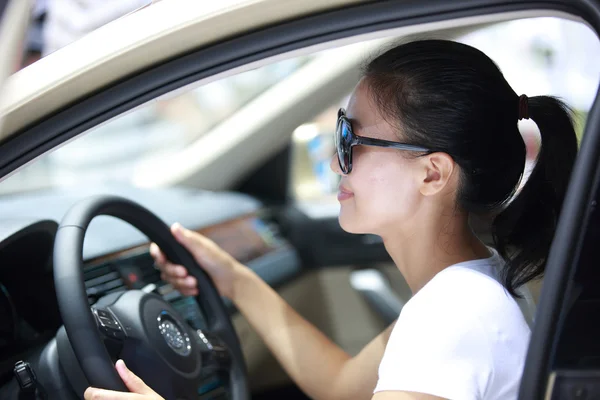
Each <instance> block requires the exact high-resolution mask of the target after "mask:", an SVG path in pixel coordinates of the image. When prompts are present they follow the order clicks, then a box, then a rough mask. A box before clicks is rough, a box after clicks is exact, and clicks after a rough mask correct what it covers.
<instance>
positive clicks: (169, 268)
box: [151, 225, 391, 400]
mask: <svg viewBox="0 0 600 400" xmlns="http://www.w3.org/2000/svg"><path fill="white" fill-rule="evenodd" d="M172 232H173V235H174V236H175V238H176V239H177V240H178V241H179V242H180V243H181V244H183V245H184V246H185V247H187V248H188V249H189V250H190V252H191V253H192V254H193V255H194V258H195V259H196V261H197V262H198V264H199V265H201V266H202V268H203V269H204V270H205V271H206V272H207V273H208V274H209V275H210V276H211V278H212V280H213V282H214V284H215V286H216V287H217V289H218V290H219V292H220V293H221V294H222V295H223V296H226V297H228V298H230V299H231V300H232V301H233V302H234V303H235V305H236V307H237V309H238V310H239V311H240V312H241V313H242V314H243V315H244V317H245V318H246V319H247V320H248V322H249V323H250V324H251V325H252V327H253V328H254V329H255V330H256V332H257V333H258V334H259V336H260V337H261V338H262V340H263V341H264V342H265V344H266V345H267V347H268V348H269V349H270V350H271V352H272V353H273V354H274V355H275V357H276V358H277V359H278V360H279V362H280V364H281V365H282V366H283V368H284V369H285V370H286V371H287V373H288V374H289V375H290V376H291V377H292V379H293V380H294V381H295V382H296V384H297V385H298V386H299V387H300V388H301V389H302V390H303V391H304V392H305V393H306V394H308V396H310V397H312V398H314V399H316V400H337V399H344V400H347V399H349V400H352V399H358V400H368V399H370V398H371V397H372V394H373V389H374V388H375V384H376V383H377V372H378V366H379V363H380V361H381V358H382V357H383V352H384V350H385V346H386V344H387V341H388V338H389V335H390V333H391V327H390V328H388V329H386V330H385V331H384V332H383V333H381V334H380V335H379V336H378V337H377V338H375V339H374V340H373V341H372V342H371V343H369V344H368V345H367V346H366V347H365V348H364V349H363V350H362V351H361V352H360V353H359V354H358V355H357V356H355V357H350V356H349V355H348V354H347V353H346V352H345V351H344V350H342V349H341V348H340V347H339V346H338V345H336V344H335V343H333V342H332V341H331V340H329V339H328V338H327V337H326V336H325V335H324V334H323V333H322V332H321V331H319V330H318V329H317V328H316V327H315V326H313V325H312V324H310V323H309V322H308V321H306V320H305V319H304V318H302V317H301V316H300V315H299V314H298V313H297V312H296V311H294V309H292V307H291V306H290V305H289V304H288V303H287V302H286V301H285V300H284V299H283V298H281V297H280V296H279V295H278V294H277V292H275V291H274V290H273V289H272V288H271V287H270V286H269V285H267V284H266V283H265V282H264V281H263V280H262V279H261V278H260V277H259V276H258V275H256V274H255V273H254V272H253V271H252V270H251V269H250V268H248V267H246V266H244V265H242V264H240V263H239V262H238V261H236V260H235V259H233V258H232V257H231V256H230V255H229V254H227V253H226V252H225V251H223V250H222V249H221V248H220V247H219V246H217V245H216V244H215V243H214V242H212V241H211V240H209V239H208V238H206V237H204V236H202V235H199V234H198V233H195V232H192V231H189V230H187V229H184V228H182V227H181V226H179V225H174V226H173V228H172ZM151 252H152V254H153V256H154V258H155V260H156V262H157V265H158V266H159V267H160V268H161V270H162V272H163V274H162V276H163V279H165V280H167V281H169V282H171V283H172V284H174V285H175V287H176V288H177V289H178V290H180V291H181V292H182V293H183V294H186V295H196V294H198V286H197V282H196V280H195V279H194V278H193V277H191V276H189V275H188V274H187V271H186V269H185V268H184V267H182V266H180V265H173V264H171V263H169V262H168V260H167V259H166V258H165V256H164V254H162V253H161V252H160V251H159V249H158V247H156V245H153V247H152V250H151Z"/></svg>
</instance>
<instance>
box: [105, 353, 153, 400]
mask: <svg viewBox="0 0 600 400" xmlns="http://www.w3.org/2000/svg"><path fill="white" fill-rule="evenodd" d="M115 367H116V368H117V371H118V372H119V376H120V377H121V379H122V380H123V382H125V386H127V388H128V389H129V390H130V391H132V392H133V393H139V394H145V395H153V396H157V394H156V392H155V391H154V390H152V389H151V388H150V387H149V386H148V385H146V384H145V383H144V381H143V380H141V379H140V378H139V377H138V376H137V375H136V374H134V373H133V372H131V371H130V370H129V368H127V366H126V365H125V362H124V361H123V360H119V361H117V363H116V364H115Z"/></svg>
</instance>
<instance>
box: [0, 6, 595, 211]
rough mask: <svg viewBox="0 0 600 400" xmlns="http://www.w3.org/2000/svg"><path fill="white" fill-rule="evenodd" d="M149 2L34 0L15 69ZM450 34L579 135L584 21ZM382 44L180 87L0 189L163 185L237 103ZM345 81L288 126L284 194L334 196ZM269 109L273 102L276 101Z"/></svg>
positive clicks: (588, 93)
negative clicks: (563, 109)
mask: <svg viewBox="0 0 600 400" xmlns="http://www.w3.org/2000/svg"><path fill="white" fill-rule="evenodd" d="M163 1H169V0H163ZM149 3H151V1H149V0H38V1H37V2H36V6H35V8H34V9H33V19H34V24H33V25H32V26H31V28H30V30H29V32H28V35H27V51H26V54H25V56H24V58H23V62H22V67H23V68H26V67H27V66H28V65H29V64H31V63H34V62H36V61H37V60H39V59H40V58H43V57H45V56H47V55H49V54H51V53H53V52H55V51H58V50H59V49H60V48H62V47H64V46H67V45H69V44H70V43H72V42H74V41H76V40H78V39H79V38H81V37H82V36H84V35H86V34H88V33H90V32H92V31H94V30H96V29H99V28H101V27H102V26H104V25H106V24H109V23H110V22H111V21H113V20H115V19H117V18H121V17H123V16H126V15H127V14H128V13H132V12H135V11H136V10H138V9H140V8H141V7H145V6H147V5H148V4H149ZM451 38H452V39H453V40H458V41H461V42H464V43H467V44H470V45H473V46H475V47H477V48H479V49H481V50H482V51H484V52H485V53H486V54H488V55H489V56H490V57H491V58H492V59H493V60H494V61H495V62H496V63H497V64H498V65H499V67H500V68H501V70H502V71H503V73H504V74H505V76H506V78H507V79H508V81H509V82H510V84H511V85H512V86H513V88H514V89H515V91H516V92H517V93H519V94H520V93H524V94H527V95H528V96H535V95H538V94H551V95H555V96H558V97H561V98H562V99H564V100H566V101H567V102H568V104H570V105H571V106H572V107H573V109H574V110H575V111H576V118H577V131H578V134H579V136H580V137H581V134H582V132H583V129H584V125H585V119H586V115H587V112H588V110H589V108H590V106H591V104H592V101H593V99H594V97H595V95H596V91H597V88H598V82H599V80H600V62H598V61H599V60H598V59H597V58H598V54H600V44H599V42H598V38H597V37H596V36H595V34H594V33H593V32H592V30H590V29H589V28H588V27H587V26H585V25H584V24H582V23H580V22H575V21H570V20H564V19H558V18H531V19H523V20H516V21H511V22H504V23H497V24H493V25H486V26H482V27H480V28H477V29H472V30H470V31H468V32H465V33H464V34H456V35H454V36H452V37H451ZM383 43H385V41H382V40H381V39H378V40H374V41H372V43H359V44H352V45H349V46H345V47H344V48H342V49H339V48H336V49H331V50H326V51H321V52H318V53H314V54H311V55H302V56H299V57H292V58H289V59H286V60H283V61H278V62H274V63H272V64H269V65H266V66H263V67H259V68H256V69H254V70H251V71H248V72H244V73H241V74H238V75H234V76H231V77H227V78H224V79H221V80H218V81H214V82H211V83H208V84H205V85H203V86H201V87H196V88H192V89H190V90H187V91H185V92H181V91H178V94H177V95H171V96H167V97H165V98H162V99H159V100H158V101H153V102H152V103H149V104H146V105H144V106H142V107H139V108H137V109H135V110H134V111H132V112H130V113H127V114H126V115H123V116H120V117H118V118H116V119H113V120H111V121H109V122H108V123H106V124H104V125H102V126H100V127H98V128H96V129H94V130H92V131H90V132H88V133H87V134H85V135H84V136H81V137H79V138H78V139H77V140H74V141H72V142H70V143H68V144H66V145H64V146H63V147H61V148H60V149H58V150H56V151H54V152H52V153H50V154H47V155H45V156H43V157H42V158H41V159H40V160H37V161H36V162H35V163H33V164H31V165H30V166H28V167H26V168H23V169H22V170H20V171H19V172H17V173H16V174H14V175H13V176H11V177H9V178H8V179H6V180H5V181H4V183H3V184H2V185H0V191H1V193H3V194H10V193H17V192H23V191H30V190H41V189H45V188H52V187H67V186H74V185H77V184H79V183H82V182H85V183H87V184H90V183H91V184H105V183H119V184H128V185H134V186H142V187H153V186H164V185H169V184H171V183H170V181H169V179H157V178H155V177H156V176H157V174H156V173H154V172H155V171H157V170H161V169H163V167H164V166H166V165H169V163H173V160H177V155H178V154H179V153H180V152H181V151H182V150H183V149H185V148H186V147H189V146H191V145H192V144H193V145H194V146H198V145H199V144H200V145H201V144H202V140H203V137H204V135H206V134H207V133H209V132H211V131H213V130H215V129H217V128H218V127H219V126H220V125H222V124H224V123H225V122H226V121H227V120H228V119H230V118H231V117H232V116H234V115H235V114H236V113H238V112H239V111H240V110H242V109H244V108H245V107H247V106H248V105H250V104H252V103H253V102H255V101H257V100H258V99H260V98H261V97H262V96H265V95H266V94H267V93H268V92H270V91H273V90H276V88H278V87H281V86H282V85H286V84H289V82H292V81H293V80H294V79H296V80H297V79H298V77H299V76H303V78H302V79H304V82H305V83H307V82H306V79H307V78H306V76H307V75H306V71H308V70H309V69H310V68H311V66H312V70H311V71H313V72H311V75H309V78H308V79H315V81H318V79H320V78H322V77H319V76H318V74H315V73H314V71H315V68H314V65H317V63H320V64H319V65H328V64H327V63H328V62H329V63H331V62H336V61H335V60H340V61H339V62H348V63H354V64H355V67H356V68H359V67H360V64H361V63H363V62H364V61H366V60H368V58H369V57H370V56H371V55H372V54H373V53H375V52H376V50H377V48H378V47H379V46H380V45H382V44H383ZM336 54H337V57H334V55H336ZM340 54H342V55H343V57H340ZM329 65H332V64H329ZM321 71H325V69H323V68H321ZM308 83H309V82H308ZM352 86H353V85H352V84H348V90H347V94H346V95H345V96H341V97H339V98H337V99H335V100H334V101H332V102H331V104H330V105H329V106H328V107H325V108H323V110H322V112H321V113H320V115H318V116H316V117H315V118H311V119H310V120H306V121H305V122H304V123H302V124H299V126H298V127H297V128H296V129H295V130H294V131H293V132H288V133H287V134H289V135H290V136H291V138H292V141H293V146H292V153H293V171H292V174H293V182H294V184H293V193H291V195H292V196H294V197H296V198H298V199H300V200H316V199H319V200H321V199H332V198H333V194H334V193H335V192H336V191H337V188H336V185H337V178H336V176H335V175H334V174H333V173H331V171H330V170H329V162H330V159H331V155H332V154H333V152H334V150H333V145H332V138H333V130H334V128H335V122H336V114H337V109H338V108H339V107H340V106H345V105H346V101H347V97H348V94H349V93H350V91H351V90H352ZM272 107H274V109H276V107H277V105H276V104H273V105H272ZM250 123H251V121H250ZM521 131H522V133H523V135H524V139H525V141H526V144H527V147H528V159H529V162H528V166H529V167H530V166H531V165H532V161H533V160H534V159H535V156H536V154H537V150H538V148H539V135H538V134H537V131H536V127H535V124H532V123H530V122H528V121H522V122H521ZM115 143H118V145H115ZM210 143H212V142H210ZM210 143H207V145H206V146H205V147H203V148H202V146H200V147H201V148H202V151H200V152H198V154H197V157H203V156H207V155H209V154H210V153H211V147H210V145H209V144H210ZM109 144H110V145H109ZM232 162H235V161H234V160H232Z"/></svg>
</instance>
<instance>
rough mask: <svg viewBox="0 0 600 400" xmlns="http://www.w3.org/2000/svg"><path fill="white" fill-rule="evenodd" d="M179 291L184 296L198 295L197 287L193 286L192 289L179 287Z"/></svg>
mask: <svg viewBox="0 0 600 400" xmlns="http://www.w3.org/2000/svg"><path fill="white" fill-rule="evenodd" d="M179 293H181V294H182V295H184V296H198V293H199V291H198V288H194V289H180V290H179Z"/></svg>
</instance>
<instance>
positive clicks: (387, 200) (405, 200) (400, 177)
mask: <svg viewBox="0 0 600 400" xmlns="http://www.w3.org/2000/svg"><path fill="white" fill-rule="evenodd" d="M377 161H378V162H377V163H373V164H371V165H369V166H370V168H367V165H360V166H359V165H358V164H357V167H358V168H357V169H356V175H355V176H352V181H351V183H352V189H353V191H354V198H353V201H352V202H351V203H350V204H348V207H346V204H342V209H341V214H340V222H341V223H342V227H344V224H346V225H347V226H348V227H349V228H350V230H351V231H352V232H356V233H375V234H377V233H378V232H381V231H382V230H383V229H385V227H386V226H388V225H390V224H393V225H395V226H398V224H403V223H406V222H407V221H409V219H410V216H411V215H412V214H413V213H414V210H415V208H416V205H417V203H418V195H417V194H418V188H417V187H416V184H415V179H413V178H412V175H411V170H410V168H409V167H408V166H406V165H404V163H399V162H398V159H397V157H393V158H392V159H390V160H387V162H386V160H385V158H384V157H381V158H379V159H378V160H377ZM365 164H366V163H365ZM354 172H355V171H353V172H352V175H354ZM344 228H345V227H344Z"/></svg>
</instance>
